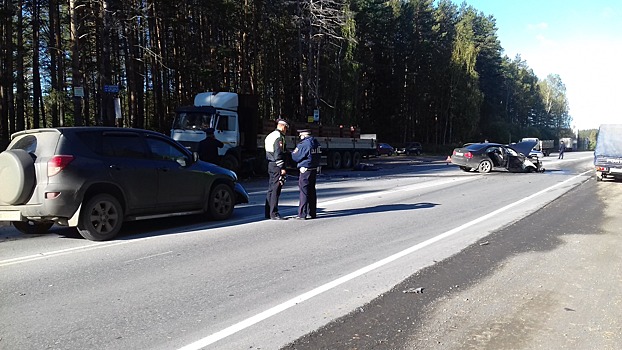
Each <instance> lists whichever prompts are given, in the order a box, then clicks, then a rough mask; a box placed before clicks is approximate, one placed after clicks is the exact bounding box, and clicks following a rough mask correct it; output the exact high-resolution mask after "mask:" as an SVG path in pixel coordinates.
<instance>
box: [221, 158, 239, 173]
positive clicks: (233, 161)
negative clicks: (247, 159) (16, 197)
mask: <svg viewBox="0 0 622 350" xmlns="http://www.w3.org/2000/svg"><path fill="white" fill-rule="evenodd" d="M220 166H222V167H223V168H227V169H229V170H233V171H235V172H236V173H237V172H238V171H239V170H240V162H239V161H238V158H236V157H235V156H234V155H231V154H225V156H224V157H222V160H221V162H220Z"/></svg>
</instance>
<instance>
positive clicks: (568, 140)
mask: <svg viewBox="0 0 622 350" xmlns="http://www.w3.org/2000/svg"><path fill="white" fill-rule="evenodd" d="M562 141H563V142H564V146H566V152H569V151H574V150H576V149H577V140H576V139H573V138H572V137H564V138H561V139H559V143H560V144H561V143H562ZM558 148H559V146H558Z"/></svg>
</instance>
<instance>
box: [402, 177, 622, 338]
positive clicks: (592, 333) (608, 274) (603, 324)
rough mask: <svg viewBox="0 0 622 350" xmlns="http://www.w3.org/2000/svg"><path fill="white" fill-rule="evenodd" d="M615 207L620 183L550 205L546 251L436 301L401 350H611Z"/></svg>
mask: <svg viewBox="0 0 622 350" xmlns="http://www.w3.org/2000/svg"><path fill="white" fill-rule="evenodd" d="M593 194H596V196H594V195H593ZM621 201H622V184H621V183H614V182H606V183H596V182H595V181H594V180H590V181H589V182H588V183H586V184H584V185H583V186H582V188H580V189H578V190H576V191H573V192H572V193H570V194H568V195H566V196H564V197H562V198H561V200H558V201H556V202H554V203H552V204H551V205H550V207H547V208H545V211H543V212H541V213H540V215H547V214H550V217H549V218H548V222H550V225H547V226H544V227H541V228H540V231H541V234H542V235H546V236H548V237H547V238H546V239H547V240H557V241H558V242H557V243H556V244H555V245H554V246H553V247H552V248H553V249H551V250H546V251H538V250H529V251H525V252H522V253H521V254H518V255H516V256H513V257H512V258H511V259H508V260H507V261H505V262H503V263H502V264H501V265H500V266H498V268H497V269H495V272H494V274H492V275H491V276H489V277H487V278H485V279H484V280H483V281H481V282H479V283H477V285H475V286H473V287H471V288H469V289H467V290H464V291H462V292H461V293H457V294H453V295H451V296H447V297H444V298H442V299H440V300H439V302H438V303H437V304H436V305H435V306H434V307H432V308H430V309H428V310H427V312H426V315H427V316H426V317H425V318H424V319H422V321H423V322H422V327H421V328H420V330H419V331H417V332H415V333H414V334H413V335H411V336H410V337H409V339H408V341H407V342H406V345H405V346H404V349H437V348H443V349H612V350H613V349H619V348H620V343H621V341H622V231H621V230H620V227H622V216H621V215H620V211H619V209H620V205H619V203H621ZM536 219H537V218H536ZM533 222H537V221H532V220H531V219H527V220H524V221H523V222H521V223H519V224H518V226H519V227H518V229H519V230H517V231H514V233H520V232H521V231H524V230H526V229H529V226H530V224H532V223H533ZM510 231H511V230H510Z"/></svg>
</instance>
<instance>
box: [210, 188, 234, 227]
mask: <svg viewBox="0 0 622 350" xmlns="http://www.w3.org/2000/svg"><path fill="white" fill-rule="evenodd" d="M234 205H235V199H234V197H233V190H232V189H231V187H229V186H228V185H225V184H218V185H216V186H215V187H214V188H213V189H212V191H211V192H210V195H209V202H208V203H207V212H208V214H209V216H210V218H212V219H214V220H224V219H228V218H229V217H230V216H231V214H232V213H233V206H234Z"/></svg>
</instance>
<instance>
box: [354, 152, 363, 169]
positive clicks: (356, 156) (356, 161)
mask: <svg viewBox="0 0 622 350" xmlns="http://www.w3.org/2000/svg"><path fill="white" fill-rule="evenodd" d="M360 164H361V152H356V151H355V152H354V153H353V154H352V167H353V168H355V167H357V166H359V165H360Z"/></svg>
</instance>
